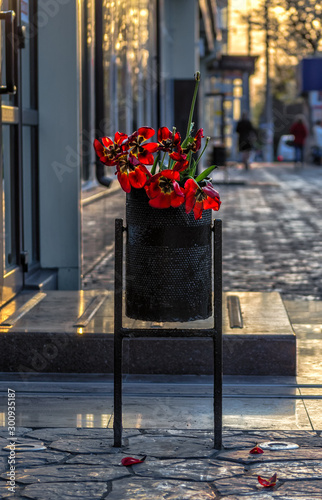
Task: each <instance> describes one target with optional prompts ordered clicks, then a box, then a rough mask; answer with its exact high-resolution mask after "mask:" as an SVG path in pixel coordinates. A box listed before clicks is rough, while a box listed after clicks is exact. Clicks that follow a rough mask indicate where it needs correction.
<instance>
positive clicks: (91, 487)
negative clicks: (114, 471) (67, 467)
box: [24, 482, 109, 500]
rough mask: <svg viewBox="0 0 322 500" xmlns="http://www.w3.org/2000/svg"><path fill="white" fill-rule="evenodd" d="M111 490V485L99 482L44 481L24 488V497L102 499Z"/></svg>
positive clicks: (64, 499)
mask: <svg viewBox="0 0 322 500" xmlns="http://www.w3.org/2000/svg"><path fill="white" fill-rule="evenodd" d="M108 490H109V485H108V484H106V483H103V482H98V483H87V482H81V483H72V482H71V483H55V484H52V483H47V484H46V483H45V484H44V483H42V484H32V485H30V486H27V487H26V488H25V489H24V497H26V498H31V499H33V500H72V499H75V500H76V499H78V498H79V499H82V500H95V499H98V500H101V499H102V498H104V497H105V495H106V494H107V492H108Z"/></svg>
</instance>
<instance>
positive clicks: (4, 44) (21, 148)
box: [0, 0, 38, 306]
mask: <svg viewBox="0 0 322 500" xmlns="http://www.w3.org/2000/svg"><path fill="white" fill-rule="evenodd" d="M33 5H34V4H33V3H30V2H29V1H28V0H0V7H1V13H0V20H1V21H0V29H1V34H0V39H1V64H0V67H1V86H0V99H1V121H0V146H1V155H0V174H1V183H0V200H1V203H0V306H1V305H2V304H4V303H5V302H7V301H8V300H10V299H11V298H12V297H13V296H14V295H15V294H16V293H17V292H18V291H19V290H21V289H22V288H23V285H24V281H25V277H26V273H27V272H28V261H29V262H32V263H33V262H34V261H35V260H37V257H38V255H37V250H36V248H35V245H34V239H35V238H34V236H35V235H34V233H35V228H36V227H37V220H36V219H35V211H36V210H37V202H36V199H37V171H36V168H35V167H34V164H35V163H36V156H37V155H36V151H37V144H36V142H35V141H36V139H35V137H36V136H37V124H38V114H37V111H36V109H35V108H36V105H37V103H36V100H35V98H34V97H33V96H34V95H35V94H34V93H35V92H36V88H35V89H33V90H32V91H31V60H32V59H33V58H32V57H31V56H32V55H34V57H35V58H36V50H35V47H36V35H35V34H34V35H33V36H25V34H26V33H31V31H30V30H29V31H28V27H29V25H30V16H31V13H32V12H33ZM22 70H24V71H23V72H22ZM22 73H24V75H23V74H22ZM33 78H36V76H35V74H33ZM23 139H24V140H25V144H23ZM23 160H24V164H25V166H24V168H23ZM23 187H24V188H25V189H24V191H23Z"/></svg>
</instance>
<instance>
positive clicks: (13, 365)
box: [0, 290, 296, 376]
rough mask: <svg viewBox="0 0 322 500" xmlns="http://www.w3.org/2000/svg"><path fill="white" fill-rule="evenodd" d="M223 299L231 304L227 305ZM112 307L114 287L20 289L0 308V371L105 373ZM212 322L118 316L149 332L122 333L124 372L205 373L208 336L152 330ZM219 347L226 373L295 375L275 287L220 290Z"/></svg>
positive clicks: (292, 347) (209, 363) (209, 364)
mask: <svg viewBox="0 0 322 500" xmlns="http://www.w3.org/2000/svg"><path fill="white" fill-rule="evenodd" d="M229 303H234V304H235V307H238V310H236V309H235V310H233V312H231V310H230V311H229V310H228V307H227V306H228V305H229ZM236 304H237V305H236ZM113 308H114V300H113V293H112V292H104V291H103V292H102V291H101V290H90V291H84V290H82V291H46V292H38V293H34V292H23V293H21V294H20V295H18V297H17V298H16V299H15V300H14V301H12V302H10V304H8V305H7V306H6V307H4V308H2V309H1V310H0V331H1V335H0V361H1V371H4V372H36V373H37V372H40V373H41V372H48V373H112V372H113V330H114V309H113ZM236 314H237V317H238V316H239V319H240V320H241V321H239V322H237V323H236V321H235V320H236ZM212 324H213V319H212V318H210V319H207V320H200V321H199V320H197V321H194V322H190V323H153V322H141V321H138V320H133V319H130V318H127V317H125V316H124V318H123V326H125V327H127V328H134V329H136V328H149V329H151V338H139V339H125V340H124V348H123V372H124V373H131V374H140V373H142V374H195V375H208V374H211V373H212V372H213V349H212V340H211V339H206V338H182V339H181V338H172V339H165V338H157V337H156V335H155V336H153V334H154V332H158V335H160V330H162V328H163V327H164V328H167V327H172V328H173V327H175V328H189V327H190V328H191V327H192V326H193V327H194V328H198V329H199V328H200V329H203V328H211V327H212ZM223 350H224V373H225V374H227V375H276V376H294V375H296V336H295V334H294V332H293V330H292V326H291V324H290V321H289V318H288V315H287V312H286V310H285V307H284V304H283V301H282V299H281V297H280V295H279V293H277V292H270V293H261V292H237V291H236V292H233V291H232V292H227V293H225V294H223Z"/></svg>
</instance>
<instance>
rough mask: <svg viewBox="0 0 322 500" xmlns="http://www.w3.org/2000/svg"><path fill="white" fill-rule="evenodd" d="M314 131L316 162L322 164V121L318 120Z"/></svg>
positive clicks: (313, 149)
mask: <svg viewBox="0 0 322 500" xmlns="http://www.w3.org/2000/svg"><path fill="white" fill-rule="evenodd" d="M312 132H313V144H312V146H313V148H312V153H313V157H314V160H315V162H316V163H317V164H318V165H321V164H322V122H321V120H317V121H316V122H315V124H314V126H313V129H312Z"/></svg>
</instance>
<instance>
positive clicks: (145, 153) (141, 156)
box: [128, 127, 159, 165]
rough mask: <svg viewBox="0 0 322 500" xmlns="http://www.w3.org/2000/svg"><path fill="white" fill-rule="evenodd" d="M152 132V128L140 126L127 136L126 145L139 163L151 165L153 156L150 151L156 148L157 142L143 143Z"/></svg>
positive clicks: (154, 150)
mask: <svg viewBox="0 0 322 500" xmlns="http://www.w3.org/2000/svg"><path fill="white" fill-rule="evenodd" d="M153 134H154V129H153V128H151V127H140V128H139V129H138V131H137V132H133V134H132V135H130V137H129V138H128V146H129V149H130V152H131V154H132V155H134V156H136V157H137V159H138V160H139V161H140V163H143V164H144V165H152V164H153V162H154V157H153V154H152V153H155V152H156V151H157V150H158V146H159V145H158V143H157V142H149V143H148V144H143V142H145V141H146V140H148V139H150V138H151V137H152V136H153Z"/></svg>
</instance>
